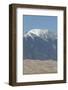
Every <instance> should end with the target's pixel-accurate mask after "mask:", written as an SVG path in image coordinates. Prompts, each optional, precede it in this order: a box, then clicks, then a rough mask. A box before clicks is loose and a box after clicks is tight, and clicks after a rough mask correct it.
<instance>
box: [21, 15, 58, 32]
mask: <svg viewBox="0 0 68 90" xmlns="http://www.w3.org/2000/svg"><path fill="white" fill-rule="evenodd" d="M23 22H24V32H28V31H30V30H31V29H48V30H49V31H51V32H57V16H37V15H24V16H23Z"/></svg>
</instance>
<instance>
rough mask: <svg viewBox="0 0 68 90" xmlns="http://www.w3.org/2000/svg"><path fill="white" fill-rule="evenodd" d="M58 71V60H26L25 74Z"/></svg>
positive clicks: (24, 63) (24, 64)
mask: <svg viewBox="0 0 68 90" xmlns="http://www.w3.org/2000/svg"><path fill="white" fill-rule="evenodd" d="M45 73H57V62H56V60H28V59H26V60H24V62H23V74H45Z"/></svg>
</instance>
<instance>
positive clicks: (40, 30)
mask: <svg viewBox="0 0 68 90" xmlns="http://www.w3.org/2000/svg"><path fill="white" fill-rule="evenodd" d="M30 33H32V34H35V35H37V36H40V35H42V34H47V33H48V29H31V30H30V31H29V32H28V34H30Z"/></svg>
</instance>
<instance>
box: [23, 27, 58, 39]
mask: <svg viewBox="0 0 68 90" xmlns="http://www.w3.org/2000/svg"><path fill="white" fill-rule="evenodd" d="M34 35H35V36H37V37H40V38H42V39H48V38H50V39H56V38H57V34H56V32H55V33H54V32H49V31H48V29H32V30H30V31H29V32H28V33H26V34H25V35H24V37H28V36H30V37H31V38H33V39H34Z"/></svg>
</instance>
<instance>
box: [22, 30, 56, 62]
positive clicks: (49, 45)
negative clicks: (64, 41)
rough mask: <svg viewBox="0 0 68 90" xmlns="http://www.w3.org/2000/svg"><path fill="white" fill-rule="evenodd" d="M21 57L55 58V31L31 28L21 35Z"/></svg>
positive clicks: (33, 58)
mask: <svg viewBox="0 0 68 90" xmlns="http://www.w3.org/2000/svg"><path fill="white" fill-rule="evenodd" d="M23 58H24V60H25V59H32V60H49V59H52V60H57V33H56V32H50V31H48V30H47V29H32V30H30V31H28V32H27V33H25V34H24V36H23Z"/></svg>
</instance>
